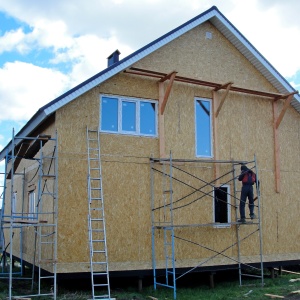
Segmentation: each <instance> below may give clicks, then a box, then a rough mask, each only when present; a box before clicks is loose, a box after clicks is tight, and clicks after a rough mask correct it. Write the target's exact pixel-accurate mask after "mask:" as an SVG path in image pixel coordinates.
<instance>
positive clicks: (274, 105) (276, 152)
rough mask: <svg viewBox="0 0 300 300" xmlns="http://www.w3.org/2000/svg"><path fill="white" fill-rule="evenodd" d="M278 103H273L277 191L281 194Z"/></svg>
mask: <svg viewBox="0 0 300 300" xmlns="http://www.w3.org/2000/svg"><path fill="white" fill-rule="evenodd" d="M277 103H278V102H277V101H273V133H274V159H275V161H274V163H275V190H276V192H277V193H280V157H279V154H280V153H279V141H278V128H277V127H276V124H277V111H278V104H277Z"/></svg>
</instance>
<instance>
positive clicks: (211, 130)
mask: <svg viewBox="0 0 300 300" xmlns="http://www.w3.org/2000/svg"><path fill="white" fill-rule="evenodd" d="M197 100H203V101H207V102H209V109H210V118H209V130H210V151H211V153H210V155H198V149H197V144H198V143H197ZM194 110H195V151H196V153H195V156H196V157H203V158H213V156H214V150H213V126H212V116H213V111H212V100H211V99H208V98H200V97H195V100H194Z"/></svg>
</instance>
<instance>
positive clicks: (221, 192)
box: [214, 186, 228, 223]
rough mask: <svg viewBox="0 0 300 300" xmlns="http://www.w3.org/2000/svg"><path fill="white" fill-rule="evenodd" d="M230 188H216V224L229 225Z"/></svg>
mask: <svg viewBox="0 0 300 300" xmlns="http://www.w3.org/2000/svg"><path fill="white" fill-rule="evenodd" d="M227 193H228V188H227V187H223V186H222V187H216V188H215V189H214V205H215V209H214V217H215V222H216V223H228V197H227V196H228V194H227Z"/></svg>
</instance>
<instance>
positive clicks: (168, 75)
mask: <svg viewBox="0 0 300 300" xmlns="http://www.w3.org/2000/svg"><path fill="white" fill-rule="evenodd" d="M174 73H176V74H177V73H178V72H176V71H173V72H171V73H169V74H167V75H166V76H164V77H163V78H161V79H160V80H159V81H158V82H164V81H166V80H168V79H170V78H171V76H172V75H173V74H174Z"/></svg>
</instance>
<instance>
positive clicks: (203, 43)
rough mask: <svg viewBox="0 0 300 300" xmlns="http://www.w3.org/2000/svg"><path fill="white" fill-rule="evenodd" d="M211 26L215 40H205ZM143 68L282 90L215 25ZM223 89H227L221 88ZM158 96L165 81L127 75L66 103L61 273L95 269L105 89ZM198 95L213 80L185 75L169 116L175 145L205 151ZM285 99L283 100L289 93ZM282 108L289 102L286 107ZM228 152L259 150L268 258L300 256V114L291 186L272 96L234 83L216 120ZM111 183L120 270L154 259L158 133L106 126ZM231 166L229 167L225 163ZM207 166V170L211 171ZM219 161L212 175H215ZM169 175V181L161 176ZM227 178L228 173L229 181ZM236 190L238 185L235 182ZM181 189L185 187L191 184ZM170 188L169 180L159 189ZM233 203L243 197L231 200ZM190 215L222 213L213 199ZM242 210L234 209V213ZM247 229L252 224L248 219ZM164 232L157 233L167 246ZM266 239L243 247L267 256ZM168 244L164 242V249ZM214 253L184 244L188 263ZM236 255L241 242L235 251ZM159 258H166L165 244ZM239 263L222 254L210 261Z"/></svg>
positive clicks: (291, 147)
mask: <svg viewBox="0 0 300 300" xmlns="http://www.w3.org/2000/svg"><path fill="white" fill-rule="evenodd" d="M206 31H210V32H211V33H212V39H205V33H206ZM134 66H135V67H139V68H144V69H149V70H154V71H159V72H164V73H169V72H171V71H173V70H175V71H177V72H179V75H180V76H186V77H191V78H197V79H202V80H207V81H214V82H218V83H226V82H228V81H233V82H234V85H236V86H240V87H244V88H249V89H256V90H261V91H270V92H276V91H275V90H274V88H272V87H271V85H270V84H269V83H268V82H267V81H266V80H265V79H264V78H263V77H262V76H261V75H260V74H259V73H258V72H257V71H256V70H255V68H254V67H253V66H252V65H251V64H250V63H249V62H248V61H247V60H246V59H245V58H244V57H243V56H242V55H241V54H240V53H239V52H238V51H237V50H236V49H235V48H234V47H233V46H232V45H231V44H230V43H229V42H228V41H227V40H226V39H225V38H224V37H223V36H222V35H221V34H220V33H219V32H218V31H217V30H216V29H215V28H214V27H213V26H212V25H211V24H210V23H205V24H203V25H202V26H200V27H198V28H196V29H194V30H192V31H190V32H188V33H186V34H185V35H183V36H182V37H180V38H178V39H176V40H174V41H173V42H171V43H170V44H168V45H166V46H164V47H162V48H161V49H159V50H157V51H155V52H154V53H153V54H150V55H149V56H147V57H145V58H144V59H142V60H141V61H139V62H138V63H136V64H135V65H134ZM219 93H221V94H222V92H219ZM101 94H108V95H110V94H111V95H122V96H129V97H135V98H142V99H153V100H158V84H157V82H156V80H154V79H149V78H143V77H140V76H132V75H128V74H124V73H122V74H119V75H116V76H114V77H113V78H111V79H109V80H107V81H106V82H104V83H102V84H101V85H100V86H98V87H95V88H94V89H92V90H91V91H89V92H87V93H86V94H84V95H82V96H81V97H79V98H78V99H76V100H74V101H73V102H71V103H69V104H68V105H65V106H64V107H62V108H61V109H59V110H58V111H57V112H56V124H55V126H56V128H57V130H58V135H59V221H58V222H59V223H58V225H59V230H58V272H84V271H89V263H88V261H89V250H88V230H87V214H88V204H87V148H86V126H88V127H89V128H93V129H95V128H97V127H98V125H99V114H100V113H99V111H100V95H101ZM195 97H204V98H209V99H211V98H212V93H211V89H207V88H204V87H200V86H195V85H190V84H182V83H177V82H175V83H174V85H173V88H172V92H171V94H170V97H169V100H168V103H167V106H166V110H165V114H164V118H165V135H166V153H169V151H170V150H172V155H173V157H174V158H184V159H189V158H191V159H194V158H195V123H194V122H195V120H194V115H195V112H194V105H195V102H194V101H195V100H194V99H195ZM279 106H280V107H282V102H280V105H279ZM279 111H280V110H279ZM216 122H217V124H218V145H219V159H224V160H230V159H235V160H252V159H253V155H254V153H256V155H257V159H258V167H259V177H260V181H261V192H262V199H261V200H262V221H263V227H262V228H263V238H264V247H263V253H264V257H265V260H266V261H267V260H269V261H272V260H291V259H299V240H300V239H299V232H297V230H296V229H297V228H299V225H300V224H299V218H298V215H297V211H299V201H295V199H297V197H298V195H299V192H300V191H299V188H300V187H299V186H300V185H299V184H296V178H299V168H300V161H299V150H300V142H299V132H300V117H299V114H298V113H297V112H296V111H295V110H294V109H293V108H291V107H290V108H289V109H288V111H287V113H286V115H285V117H284V119H283V121H282V123H281V125H280V127H279V141H280V158H281V188H282V192H281V193H280V194H276V193H275V175H274V139H273V127H272V122H273V117H272V103H271V100H269V99H266V98H262V97H258V96H249V95H244V94H239V93H232V92H230V93H229V95H228V96H227V98H226V101H225V104H224V105H223V107H222V110H221V112H220V114H219V116H218V118H217V120H216ZM101 154H102V167H103V190H104V201H105V215H106V225H107V227H106V229H107V245H108V255H109V268H110V270H135V269H147V268H151V199H150V166H149V157H151V156H153V157H159V140H158V138H150V137H138V136H126V135H119V134H106V133H101ZM222 171H223V170H222ZM202 174H203V173H202ZM212 174H213V170H212V168H211V166H210V167H209V168H208V169H207V171H206V172H205V175H203V176H204V178H205V180H212V179H213V178H212V176H213V175H212ZM158 182H159V180H158ZM221 183H222V182H221ZM230 188H231V190H233V188H232V187H230ZM183 192H184V190H183V189H182V190H180V189H179V192H178V193H183ZM159 193H161V186H160V185H159V183H158V184H157V185H156V186H155V194H156V195H159ZM231 201H232V203H233V201H234V200H233V199H231ZM178 215H179V219H180V220H181V221H182V222H185V221H189V222H190V223H199V222H209V223H210V222H211V221H212V200H211V198H208V199H206V200H205V201H203V203H201V204H200V202H199V203H195V205H193V206H190V207H189V208H185V209H184V210H183V212H182V213H181V215H180V214H179V213H178ZM233 218H234V212H233V211H232V219H233ZM241 230H242V231H243V233H245V234H246V233H247V232H249V230H250V229H249V227H247V226H244V227H242V228H241ZM179 234H180V235H181V236H184V237H186V238H187V239H193V240H197V239H198V238H199V239H200V240H201V242H202V243H203V244H207V245H210V246H212V247H213V248H214V249H215V250H217V251H218V250H222V249H224V248H225V247H226V246H228V245H230V244H233V243H235V242H236V236H235V227H234V226H232V227H231V228H205V229H200V230H199V231H197V230H194V229H182V230H181V231H180V232H179ZM161 242H162V240H161V238H160V240H159V239H158V240H157V243H158V245H159V244H161ZM257 242H258V239H257V237H256V238H255V239H249V240H248V241H245V244H244V245H243V247H242V255H243V258H244V259H245V260H246V261H258V260H259V259H258V256H257V254H258V253H259V249H258V243H257ZM160 249H162V247H161V248H160ZM211 255H212V253H211V252H209V251H207V250H203V249H202V250H200V249H199V248H198V247H196V248H195V247H194V246H192V247H188V245H186V244H184V243H177V244H176V261H177V265H178V266H194V265H195V264H197V263H198V262H199V260H203V259H205V258H207V257H209V256H211ZM226 255H228V256H234V257H235V258H236V255H237V252H236V248H231V249H229V250H228V251H227V252H226ZM158 259H161V260H162V256H161V253H158ZM226 263H233V262H232V261H229V260H228V259H225V258H222V257H218V258H216V259H215V260H214V261H212V262H210V264H213V265H218V264H226Z"/></svg>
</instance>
